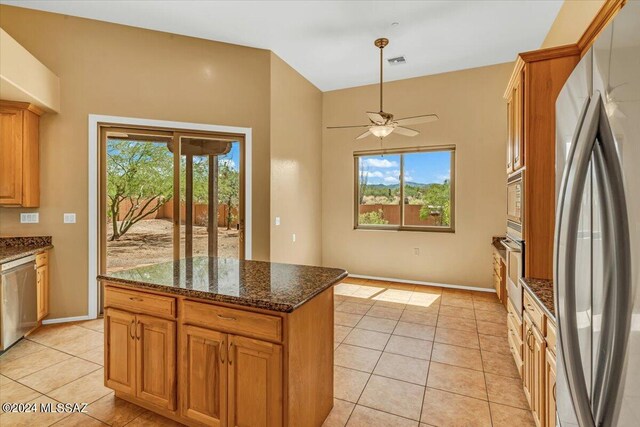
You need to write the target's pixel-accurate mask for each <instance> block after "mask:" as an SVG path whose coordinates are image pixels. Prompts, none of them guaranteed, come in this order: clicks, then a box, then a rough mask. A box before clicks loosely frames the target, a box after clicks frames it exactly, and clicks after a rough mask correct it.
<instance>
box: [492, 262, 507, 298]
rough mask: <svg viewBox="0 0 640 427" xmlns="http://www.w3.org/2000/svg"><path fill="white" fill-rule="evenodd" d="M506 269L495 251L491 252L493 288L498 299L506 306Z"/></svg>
mask: <svg viewBox="0 0 640 427" xmlns="http://www.w3.org/2000/svg"><path fill="white" fill-rule="evenodd" d="M506 270H507V268H506V265H505V263H504V260H503V259H502V257H501V256H500V254H499V253H498V251H497V250H494V252H493V286H494V288H495V290H496V295H497V296H498V299H499V300H500V301H501V302H502V304H504V305H505V306H506V305H507V298H508V297H507V277H506V275H507V272H506Z"/></svg>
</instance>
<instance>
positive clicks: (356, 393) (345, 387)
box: [333, 366, 370, 403]
mask: <svg viewBox="0 0 640 427" xmlns="http://www.w3.org/2000/svg"><path fill="white" fill-rule="evenodd" d="M369 377H370V374H368V373H366V372H362V371H356V370H354V369H349V368H343V367H341V366H335V367H334V370H333V395H334V397H336V398H337V399H342V400H346V401H347V402H353V403H356V402H358V399H359V398H360V395H361V394H362V390H364V386H365V385H367V381H368V380H369Z"/></svg>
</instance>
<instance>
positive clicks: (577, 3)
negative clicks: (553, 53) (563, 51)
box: [541, 0, 605, 48]
mask: <svg viewBox="0 0 640 427" xmlns="http://www.w3.org/2000/svg"><path fill="white" fill-rule="evenodd" d="M604 3H605V0H565V2H564V3H563V4H562V7H561V8H560V11H559V12H558V16H557V17H556V19H555V21H554V22H553V24H552V25H551V28H550V29H549V32H548V33H547V37H545V39H544V42H543V43H542V46H541V47H543V48H544V47H553V46H562V45H565V44H570V43H576V42H577V41H578V40H579V39H580V37H582V34H583V33H584V31H585V30H586V29H587V27H588V26H589V24H591V21H593V18H594V17H595V16H596V13H598V11H599V10H600V8H601V7H602V5H603V4H604Z"/></svg>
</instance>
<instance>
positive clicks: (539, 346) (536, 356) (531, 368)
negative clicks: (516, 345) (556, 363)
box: [522, 312, 547, 427]
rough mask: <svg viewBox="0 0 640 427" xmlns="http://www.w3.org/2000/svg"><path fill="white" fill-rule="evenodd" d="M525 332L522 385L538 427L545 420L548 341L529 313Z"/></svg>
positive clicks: (525, 323)
mask: <svg viewBox="0 0 640 427" xmlns="http://www.w3.org/2000/svg"><path fill="white" fill-rule="evenodd" d="M523 319H524V320H523V325H524V331H525V339H524V355H523V375H522V385H523V387H524V394H525V396H526V398H527V401H528V402H529V406H530V408H531V411H532V412H533V419H534V421H535V422H536V425H537V426H538V427H541V426H543V425H544V423H545V421H546V419H545V416H544V414H545V354H546V348H547V346H546V341H545V339H544V335H542V333H541V332H540V330H539V329H538V326H537V325H536V324H535V323H534V321H533V320H532V319H531V317H530V316H529V314H528V313H527V312H525V313H524V315H523Z"/></svg>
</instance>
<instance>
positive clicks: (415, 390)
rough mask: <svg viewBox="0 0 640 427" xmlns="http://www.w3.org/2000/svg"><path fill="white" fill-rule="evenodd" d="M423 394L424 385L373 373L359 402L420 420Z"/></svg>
mask: <svg viewBox="0 0 640 427" xmlns="http://www.w3.org/2000/svg"><path fill="white" fill-rule="evenodd" d="M423 395H424V387H422V386H419V385H416V384H409V383H407V382H404V381H398V380H394V379H391V378H384V377H379V376H377V375H372V376H371V378H370V379H369V382H368V383H367V386H366V387H365V388H364V392H362V396H361V397H360V400H359V401H358V404H360V405H363V406H367V407H369V408H374V409H378V410H380V411H384V412H388V413H391V414H394V415H399V416H401V417H405V418H410V419H412V420H418V419H419V418H420V410H421V407H422V397H423Z"/></svg>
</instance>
